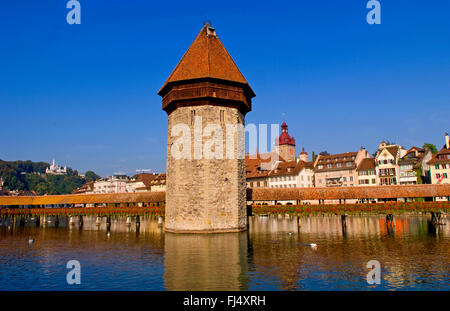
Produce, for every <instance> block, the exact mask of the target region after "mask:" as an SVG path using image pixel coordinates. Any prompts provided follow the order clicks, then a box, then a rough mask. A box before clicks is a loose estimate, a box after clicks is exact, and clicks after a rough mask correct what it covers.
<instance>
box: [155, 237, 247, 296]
mask: <svg viewBox="0 0 450 311" xmlns="http://www.w3.org/2000/svg"><path fill="white" fill-rule="evenodd" d="M247 243H248V242H247V234H246V233H245V232H244V233H228V234H213V235H195V234H182V235H178V234H171V233H166V234H165V256H164V270H165V272H164V283H165V287H166V289H167V290H189V291H195V290H248V275H247V270H248V268H247V245H248V244H247Z"/></svg>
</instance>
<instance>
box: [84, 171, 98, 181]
mask: <svg viewBox="0 0 450 311" xmlns="http://www.w3.org/2000/svg"><path fill="white" fill-rule="evenodd" d="M84 178H85V179H86V181H87V182H91V181H95V180H97V179H100V178H101V177H100V176H99V175H97V174H95V173H94V172H93V171H87V172H86V174H84Z"/></svg>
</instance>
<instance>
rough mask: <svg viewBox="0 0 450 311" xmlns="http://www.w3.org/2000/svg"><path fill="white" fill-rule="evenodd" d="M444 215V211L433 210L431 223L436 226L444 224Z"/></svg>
mask: <svg viewBox="0 0 450 311" xmlns="http://www.w3.org/2000/svg"><path fill="white" fill-rule="evenodd" d="M443 216H444V213H443V212H441V211H439V212H431V223H432V224H433V225H434V226H437V225H443V224H444V220H443Z"/></svg>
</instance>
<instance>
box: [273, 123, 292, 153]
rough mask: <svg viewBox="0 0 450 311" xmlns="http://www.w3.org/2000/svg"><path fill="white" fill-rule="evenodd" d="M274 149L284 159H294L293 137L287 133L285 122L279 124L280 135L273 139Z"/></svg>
mask: <svg viewBox="0 0 450 311" xmlns="http://www.w3.org/2000/svg"><path fill="white" fill-rule="evenodd" d="M275 151H276V152H277V153H278V155H279V156H280V157H281V158H283V160H285V161H295V160H296V156H295V139H294V137H291V135H289V133H288V126H287V124H286V122H283V124H281V134H280V137H278V139H277V140H276V141H275Z"/></svg>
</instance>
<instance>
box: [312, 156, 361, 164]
mask: <svg viewBox="0 0 450 311" xmlns="http://www.w3.org/2000/svg"><path fill="white" fill-rule="evenodd" d="M355 158H356V157H355V156H351V157H347V156H344V157H342V160H343V161H345V160H347V159H352V160H355ZM338 160H339V158H334V159H333V161H338ZM323 161H327V162H330V161H331V158H327V159H326V160H325V159H322V160H320V161H319V163H322V162H323Z"/></svg>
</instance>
